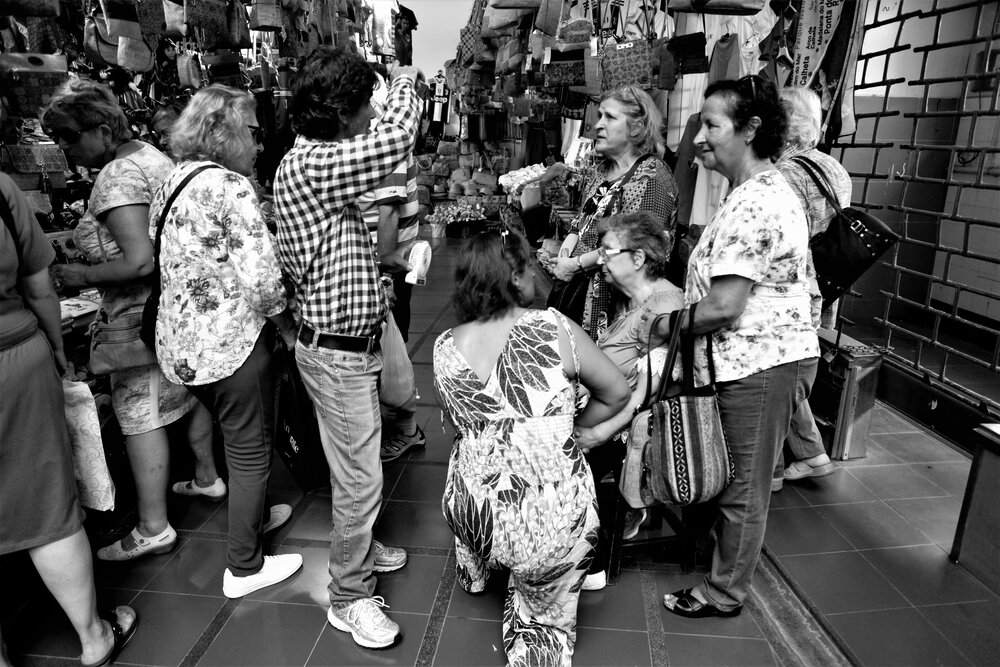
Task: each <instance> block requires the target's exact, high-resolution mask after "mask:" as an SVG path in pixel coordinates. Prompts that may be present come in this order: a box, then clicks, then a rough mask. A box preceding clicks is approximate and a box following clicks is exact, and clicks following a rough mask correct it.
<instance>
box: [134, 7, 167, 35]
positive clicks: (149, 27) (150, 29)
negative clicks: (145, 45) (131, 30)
mask: <svg viewBox="0 0 1000 667" xmlns="http://www.w3.org/2000/svg"><path fill="white" fill-rule="evenodd" d="M135 10H136V14H137V15H138V16H139V30H140V31H141V32H142V35H143V37H146V38H147V39H148V38H150V37H153V36H154V35H156V36H160V35H163V34H164V32H165V31H166V19H165V18H164V16H163V1H162V0H137V2H136V5H135Z"/></svg>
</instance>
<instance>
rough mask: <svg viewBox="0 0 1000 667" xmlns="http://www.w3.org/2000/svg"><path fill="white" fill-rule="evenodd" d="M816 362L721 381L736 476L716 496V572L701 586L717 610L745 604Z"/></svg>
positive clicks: (721, 400)
mask: <svg viewBox="0 0 1000 667" xmlns="http://www.w3.org/2000/svg"><path fill="white" fill-rule="evenodd" d="M816 364H817V359H816V358H812V359H804V360H802V361H793V362H790V363H787V364H782V365H780V366H775V367H774V368H768V369H766V370H763V371H760V372H759V373H755V374H753V375H751V376H749V377H745V378H741V379H739V380H735V381H733V382H720V383H718V385H717V388H718V391H719V412H720V414H721V415H722V427H723V429H724V430H725V432H726V440H727V441H728V443H729V452H730V454H731V455H732V457H733V463H734V464H735V466H736V477H735V478H734V479H733V482H732V484H730V485H729V486H728V487H726V490H725V491H723V492H722V493H721V494H720V495H719V497H718V498H717V499H716V502H717V504H718V507H719V513H720V517H719V520H718V523H717V524H716V526H715V551H714V552H713V554H712V570H711V572H709V574H708V575H706V577H705V580H704V581H703V582H702V583H700V584H699V585H698V588H699V592H701V593H702V594H703V595H704V596H705V599H706V600H708V602H709V603H711V604H712V605H713V606H715V607H717V608H718V609H722V610H726V611H728V610H731V609H733V608H735V607H738V606H740V605H741V604H743V600H744V599H746V596H747V593H748V592H749V590H750V579H751V578H752V577H753V571H754V569H755V568H756V567H757V559H758V558H759V557H760V549H761V547H762V546H763V545H764V530H765V528H766V526H767V508H768V506H769V505H770V502H771V475H772V472H773V471H774V467H775V462H776V461H777V458H778V455H779V454H781V444H782V442H783V441H784V439H785V436H786V435H787V434H788V428H789V424H790V422H791V419H792V413H793V412H794V411H795V408H796V406H797V405H798V404H799V403H800V402H802V401H804V400H805V399H806V398H808V396H809V391H810V390H811V389H812V384H813V380H814V379H815V378H816Z"/></svg>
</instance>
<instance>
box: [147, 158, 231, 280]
mask: <svg viewBox="0 0 1000 667" xmlns="http://www.w3.org/2000/svg"><path fill="white" fill-rule="evenodd" d="M206 169H222V167H220V166H219V165H217V164H204V165H202V166H200V167H198V168H196V169H192V170H191V173H190V174H188V175H187V176H185V177H184V180H182V181H181V182H180V184H179V185H178V186H177V187H176V188H174V191H173V192H171V193H170V196H169V197H168V198H167V202H166V203H165V204H164V205H163V210H162V211H160V218H159V220H157V221H156V240H155V241H154V242H153V265H154V267H153V275H154V276H156V278H155V279H156V280H159V275H160V239H161V238H162V237H163V224H164V223H165V222H166V221H167V213H169V212H170V207H171V206H173V205H174V200H175V199H177V195H179V194H180V193H181V190H183V189H184V187H185V186H186V185H187V184H188V183H190V182H191V179H193V178H194V177H195V176H197V175H198V174H200V173H201V172H203V171H205V170H206Z"/></svg>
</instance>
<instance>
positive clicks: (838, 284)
mask: <svg viewBox="0 0 1000 667" xmlns="http://www.w3.org/2000/svg"><path fill="white" fill-rule="evenodd" d="M792 160H793V161H795V163H796V164H798V165H800V166H801V167H802V168H803V169H805V170H806V173H808V174H809V177H810V178H812V180H813V183H815V184H816V187H817V188H819V191H820V193H821V194H822V195H823V197H824V198H825V199H826V200H827V201H828V202H829V203H830V206H832V207H833V208H834V210H835V211H836V212H837V213H836V215H834V217H833V220H831V221H830V225H829V226H828V227H827V228H826V229H825V230H824V231H822V232H819V233H817V234H816V235H815V236H813V237H812V238H811V239H810V240H809V251H810V252H811V253H812V258H813V265H814V266H815V267H816V280H817V281H818V282H819V290H820V292H821V293H822V295H823V308H827V307H828V306H829V305H830V304H831V303H833V302H834V301H836V300H837V299H839V298H840V297H842V296H843V295H844V293H845V292H847V291H848V290H849V289H851V285H853V284H854V282H855V281H856V280H857V279H858V278H860V277H861V276H862V275H864V273H865V272H866V271H867V270H868V269H869V268H871V266H872V265H873V264H875V262H877V261H878V259H879V257H881V256H882V255H883V254H885V251H886V250H888V249H889V248H891V247H892V245H893V244H894V243H895V242H896V241H898V240H899V235H898V234H896V233H895V232H894V231H892V230H891V229H889V227H888V225H886V224H885V223H884V222H882V221H881V220H879V219H878V218H876V217H875V216H873V215H870V214H868V213H865V212H864V211H859V210H858V209H856V208H851V207H847V208H843V207H842V206H841V205H840V202H838V201H837V198H836V196H834V194H833V187H832V186H831V185H830V182H829V181H828V180H827V178H826V176H825V175H824V174H823V172H822V170H821V169H820V167H819V165H818V164H816V163H815V162H814V161H812V160H810V159H809V158H807V157H805V156H802V155H797V156H795V157H793V158H792Z"/></svg>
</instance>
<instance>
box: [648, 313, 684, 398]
mask: <svg viewBox="0 0 1000 667" xmlns="http://www.w3.org/2000/svg"><path fill="white" fill-rule="evenodd" d="M681 313H682V314H683V311H681ZM670 315H671V313H664V314H662V315H657V316H656V318H655V319H654V320H653V323H652V324H651V325H650V327H649V330H650V332H652V331H654V330H655V329H656V325H657V323H658V322H659V321H660V320H662V319H663V318H665V317H666V318H669V317H670ZM677 321H678V322H680V317H678V318H677ZM680 329H681V328H680V326H675V327H674V328H673V330H672V331H671V332H670V341H669V345H668V346H667V358H666V359H665V360H664V362H663V371H662V372H661V373H660V386H659V387H658V388H657V390H656V397H655V400H654V397H653V396H652V395H651V394H652V393H653V361H652V358H651V355H652V351H653V344H652V343H653V342H652V339H650V340H649V341H648V342H647V343H646V397H645V399H643V403H642V405H641V406H640V407H639V408H638V410H646V409H648V408H649V407H650V406H651V405H653V404H654V403H658V402H659V401H662V400H663V398H664V396H665V394H666V391H667V385H668V384H669V383H670V377H671V374H672V371H673V368H674V360H675V359H676V358H677V345H678V343H679V341H680Z"/></svg>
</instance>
